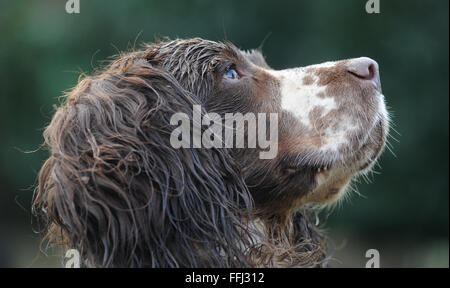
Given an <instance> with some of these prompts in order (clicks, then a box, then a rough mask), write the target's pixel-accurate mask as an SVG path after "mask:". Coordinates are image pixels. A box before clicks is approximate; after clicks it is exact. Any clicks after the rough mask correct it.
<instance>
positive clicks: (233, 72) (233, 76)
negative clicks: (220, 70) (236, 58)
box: [223, 69, 239, 79]
mask: <svg viewBox="0 0 450 288" xmlns="http://www.w3.org/2000/svg"><path fill="white" fill-rule="evenodd" d="M223 77H224V78H228V79H238V78H239V75H238V73H237V72H236V70H234V69H230V70H228V71H227V73H225V74H224V75H223Z"/></svg>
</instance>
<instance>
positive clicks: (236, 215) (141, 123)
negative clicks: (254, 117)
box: [34, 55, 252, 267]
mask: <svg viewBox="0 0 450 288" xmlns="http://www.w3.org/2000/svg"><path fill="white" fill-rule="evenodd" d="M133 57H134V56H132V55H131V56H128V57H122V58H121V59H119V60H117V61H116V62H114V63H113V64H112V65H110V66H109V67H108V68H107V69H106V71H105V72H103V73H102V74H100V75H98V76H95V77H89V78H86V79H84V80H82V81H81V82H80V83H79V84H78V85H77V86H76V87H75V89H74V90H73V91H72V92H71V93H70V94H69V95H68V97H67V100H66V102H65V103H64V104H63V105H62V106H61V107H59V108H58V109H57V111H56V114H55V115H54V117H53V119H52V121H51V123H50V125H49V126H48V127H47V129H46V130H45V133H44V136H45V141H46V144H47V145H48V147H49V148H50V151H51V156H50V157H49V159H48V160H47V161H46V162H45V164H44V165H43V167H42V170H41V171H40V175H39V186H38V188H37V195H36V197H35V200H34V208H35V211H43V212H44V213H45V214H46V216H47V217H48V219H49V220H50V223H51V224H50V227H49V232H48V234H49V237H50V238H49V239H50V241H51V242H52V243H58V244H61V243H62V244H64V245H66V246H67V247H68V248H74V249H78V251H79V252H80V254H81V255H82V258H83V260H84V265H92V266H103V267H144V266H146V267H148V266H151V267H193V266H200V267H201V266H207V267H211V266H218V267H225V266H226V267H230V266H246V265H249V263H248V262H247V259H246V257H245V255H244V254H243V253H244V251H242V248H241V247H242V245H244V246H245V245H246V243H245V241H246V240H245V239H248V238H249V237H246V235H243V234H244V233H246V232H245V231H246V229H245V227H244V224H243V222H242V220H241V219H242V218H243V217H242V216H243V215H242V213H247V212H249V211H250V209H251V207H252V203H251V197H250V196H249V193H248V191H247V188H246V186H245V184H244V182H243V180H242V178H241V176H240V174H239V172H238V170H237V168H236V167H237V166H236V165H234V163H233V160H232V158H231V157H230V156H229V155H228V154H227V151H225V150H218V149H183V148H180V149H175V148H173V147H172V146H171V145H170V134H171V132H172V130H173V129H174V127H173V126H171V125H170V117H171V116H172V115H173V114H174V113H177V112H183V113H185V114H187V115H189V117H192V109H193V105H194V104H198V103H196V100H195V97H193V96H192V95H190V94H189V93H188V92H186V91H185V90H183V88H181V87H180V85H179V84H178V83H177V82H176V80H175V79H173V77H172V76H171V75H169V74H168V73H166V72H164V71H162V70H160V69H158V68H155V67H152V66H151V65H150V64H149V63H148V62H146V61H144V60H142V59H134V58H133ZM224 251H226V253H224Z"/></svg>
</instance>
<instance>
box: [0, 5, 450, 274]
mask: <svg viewBox="0 0 450 288" xmlns="http://www.w3.org/2000/svg"><path fill="white" fill-rule="evenodd" d="M65 3H66V1H65V0H59V1H56V0H54V1H52V0H42V1H18V0H2V1H1V2H0V91H1V92H0V129H1V134H0V135H1V136H0V137H1V141H0V189H1V191H0V267H42V266H60V265H61V258H60V257H57V256H54V255H53V253H52V252H50V253H49V255H45V254H43V253H41V252H40V251H39V241H40V236H39V235H38V234H35V233H33V230H32V226H33V225H32V217H31V214H30V206H31V198H32V193H33V187H34V185H35V184H36V176H37V172H38V171H39V168H40V166H41V165H42V163H43V161H44V159H45V158H46V157H47V152H46V151H45V150H44V151H42V150H39V151H36V152H33V153H27V151H34V150H36V149H38V148H39V145H40V143H41V142H42V140H43V139H42V132H43V127H45V125H46V124H48V123H49V121H50V119H51V116H52V114H53V111H54V110H53V105H54V104H57V103H58V97H59V96H60V95H62V91H64V90H67V89H69V88H71V87H72V86H74V85H75V84H76V83H77V78H78V76H79V74H80V72H88V73H89V72H92V70H93V68H94V67H98V66H99V65H100V64H101V62H100V61H101V60H104V59H107V57H109V56H111V55H113V54H116V53H117V52H118V51H119V50H126V49H127V48H130V47H132V46H133V45H134V44H133V43H134V42H135V41H136V42H137V43H138V44H139V43H141V42H144V41H153V40H154V39H155V36H158V37H163V36H169V37H171V38H175V37H181V38H188V37H197V36H199V37H203V38H208V39H211V40H224V39H228V40H230V41H232V42H234V43H235V44H236V45H237V46H238V47H240V48H243V49H250V48H255V47H258V46H259V45H260V44H261V42H262V41H263V40H264V39H265V38H266V37H267V40H266V41H265V43H264V47H263V52H264V54H265V56H266V60H267V62H268V63H269V64H270V65H271V66H272V67H273V68H276V69H280V68H288V67H295V66H305V65H309V64H315V63H321V62H325V61H328V60H338V59H345V58H351V57H359V56H368V57H371V58H373V59H375V60H377V61H378V63H379V64H380V69H381V78H382V85H383V91H384V94H385V96H386V100H387V102H388V105H389V106H390V111H391V112H392V116H393V122H394V123H395V129H396V130H397V131H398V133H399V134H400V135H399V134H397V133H395V132H392V135H393V136H394V137H395V138H397V139H398V142H396V141H395V140H394V139H392V138H391V140H390V142H391V145H392V150H393V151H394V153H395V155H396V156H394V155H393V154H392V153H390V152H389V151H386V153H385V154H384V155H383V156H382V158H381V161H380V164H381V167H377V168H376V171H377V172H378V173H377V174H376V175H374V177H371V179H372V183H370V184H368V183H365V182H364V181H361V182H362V183H361V184H359V185H358V190H359V192H360V194H361V195H362V197H361V196H358V195H356V194H355V195H353V197H351V200H350V201H346V202H345V203H342V205H340V206H339V207H338V208H337V209H335V211H334V212H333V214H332V215H331V216H330V217H329V218H328V220H327V225H326V226H327V228H328V230H329V231H330V234H331V235H332V237H333V238H334V239H335V244H336V246H337V248H338V251H337V252H336V258H337V259H339V261H337V260H336V261H332V263H331V264H332V266H334V267H349V266H353V267H364V264H365V262H366V261H367V259H365V251H366V250H368V249H370V248H375V249H378V250H379V252H380V255H381V266H384V267H448V265H449V242H448V230H449V223H448V221H449V214H448V207H449V199H448V195H449V191H448V188H449V187H448V186H449V185H448V184H449V175H448V172H449V169H448V168H449V154H448V153H449V126H448V125H449V110H448V109H449V82H448V77H449V73H448V69H449V59H448V56H449V34H448V32H449V31H448V30H449V19H448V13H449V12H448V11H449V1H448V0H429V1H427V0H403V1H400V0H381V1H380V3H381V13H380V14H367V13H366V11H365V8H364V7H365V3H366V0H340V1H335V0H314V1H313V0H310V1H273V0H272V1H261V0H258V1H210V0H197V1H181V0H180V1H145V0H142V1H99V0H97V1H93V0H89V1H87V0H81V1H80V3H81V7H80V8H81V11H80V12H81V13H80V14H67V13H66V11H65ZM269 35H270V36H269Z"/></svg>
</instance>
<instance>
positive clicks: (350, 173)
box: [302, 119, 388, 204]
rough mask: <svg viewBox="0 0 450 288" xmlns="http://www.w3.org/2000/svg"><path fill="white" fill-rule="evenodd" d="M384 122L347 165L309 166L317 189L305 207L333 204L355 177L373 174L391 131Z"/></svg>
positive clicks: (309, 195)
mask: <svg viewBox="0 0 450 288" xmlns="http://www.w3.org/2000/svg"><path fill="white" fill-rule="evenodd" d="M385 122H386V121H385V120H384V119H380V120H379V121H378V122H377V123H376V124H375V125H374V127H373V128H372V129H371V131H370V132H369V133H370V135H369V137H368V140H367V142H366V143H364V144H363V145H362V146H361V148H360V149H359V150H357V151H355V152H354V155H352V156H351V157H348V158H347V159H346V161H336V162H333V163H331V164H327V165H315V166H310V169H311V170H312V172H313V177H314V179H313V182H314V183H313V187H314V188H313V189H312V190H311V191H310V192H309V193H308V194H307V195H306V196H305V198H304V199H303V201H302V202H303V203H304V204H305V203H318V204H326V203H330V202H334V201H336V200H338V199H340V198H341V197H342V196H343V195H344V194H345V192H346V191H347V188H348V186H349V184H350V182H351V180H352V179H353V178H354V177H355V176H358V175H361V174H363V173H365V172H367V171H370V169H371V168H372V167H373V165H374V164H375V163H376V161H377V159H378V157H379V155H380V154H381V152H382V150H383V148H384V146H385V142H386V133H387V129H388V128H387V125H386V123H385Z"/></svg>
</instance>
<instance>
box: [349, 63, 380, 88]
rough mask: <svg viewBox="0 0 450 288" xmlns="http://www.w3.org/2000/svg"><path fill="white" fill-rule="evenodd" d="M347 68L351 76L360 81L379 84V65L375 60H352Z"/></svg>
mask: <svg viewBox="0 0 450 288" xmlns="http://www.w3.org/2000/svg"><path fill="white" fill-rule="evenodd" d="M346 68H347V71H348V72H349V73H350V74H352V75H353V76H355V77H357V78H359V79H362V80H368V81H374V82H375V84H377V85H378V84H379V78H380V76H379V70H378V63H377V62H376V61H375V60H373V59H370V58H367V57H361V58H356V59H351V60H349V62H348V63H347V65H346Z"/></svg>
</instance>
